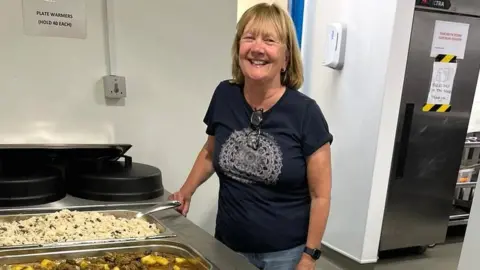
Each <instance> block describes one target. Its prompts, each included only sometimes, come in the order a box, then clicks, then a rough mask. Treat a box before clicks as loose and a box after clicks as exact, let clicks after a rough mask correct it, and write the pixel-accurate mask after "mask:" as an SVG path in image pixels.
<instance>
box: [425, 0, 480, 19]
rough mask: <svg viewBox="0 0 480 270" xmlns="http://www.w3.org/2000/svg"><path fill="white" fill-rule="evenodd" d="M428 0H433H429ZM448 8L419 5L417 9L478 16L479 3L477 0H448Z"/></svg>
mask: <svg viewBox="0 0 480 270" xmlns="http://www.w3.org/2000/svg"><path fill="white" fill-rule="evenodd" d="M429 2H433V1H432V0H429ZM450 2H451V6H450V9H443V8H430V7H424V6H421V5H419V6H418V9H419V10H425V11H433V12H439V13H450V14H460V15H465V16H480V3H479V2H478V0H450Z"/></svg>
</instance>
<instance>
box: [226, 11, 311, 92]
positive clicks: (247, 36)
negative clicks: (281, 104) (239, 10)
mask: <svg viewBox="0 0 480 270" xmlns="http://www.w3.org/2000/svg"><path fill="white" fill-rule="evenodd" d="M255 7H256V8H255ZM262 7H263V8H262ZM270 7H277V6H276V5H272V6H269V5H267V4H260V5H257V6H254V7H252V8H250V9H248V10H247V11H246V12H245V13H244V14H243V16H242V17H241V18H240V21H239V22H238V24H237V34H236V35H235V40H234V42H233V46H232V55H233V61H232V65H233V66H232V76H233V80H232V82H234V83H239V84H243V83H244V80H245V75H244V73H249V74H248V75H250V76H253V77H251V78H252V79H253V78H257V80H268V79H273V80H274V81H278V80H277V79H280V82H281V83H282V84H283V85H284V86H288V87H291V88H293V89H298V88H300V87H301V85H302V83H303V70H302V62H301V59H300V50H299V48H298V45H297V37H296V34H295V29H294V26H293V24H292V22H291V21H290V20H291V19H290V17H289V16H288V14H287V13H286V12H285V11H284V10H283V9H281V8H279V7H277V8H276V9H272V8H270ZM267 58H269V59H267ZM252 61H257V62H256V64H255V65H254V64H253V62H252ZM249 64H250V65H253V67H252V66H249ZM249 67H252V69H251V68H249ZM258 67H262V69H258ZM275 76H278V78H274V77H275Z"/></svg>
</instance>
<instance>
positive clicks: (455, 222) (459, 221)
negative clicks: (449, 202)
mask: <svg viewBox="0 0 480 270" xmlns="http://www.w3.org/2000/svg"><path fill="white" fill-rule="evenodd" d="M467 224H468V217H467V218H465V219H454V220H450V221H449V222H448V226H449V227H452V226H461V225H467Z"/></svg>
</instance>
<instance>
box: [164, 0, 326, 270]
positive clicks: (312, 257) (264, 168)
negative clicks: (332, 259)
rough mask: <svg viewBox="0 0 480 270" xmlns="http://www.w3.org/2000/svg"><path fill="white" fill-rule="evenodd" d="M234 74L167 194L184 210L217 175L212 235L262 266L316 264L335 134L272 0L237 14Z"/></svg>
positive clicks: (289, 27) (288, 25) (280, 268)
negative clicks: (182, 175)
mask: <svg viewBox="0 0 480 270" xmlns="http://www.w3.org/2000/svg"><path fill="white" fill-rule="evenodd" d="M232 76H233V78H232V79H231V80H224V81H222V82H220V84H219V85H218V86H217V88H216V89H215V92H214V93H213V96H212V99H211V101H210V105H209V107H208V109H207V112H206V115H205V118H204V123H205V124H206V125H207V129H206V133H207V134H208V139H207V142H206V143H205V146H204V147H203V148H202V150H201V151H200V153H199V154H198V157H197V159H196V161H195V164H194V165H193V168H192V170H191V172H190V174H189V176H188V177H187V180H186V181H185V183H184V184H183V186H182V188H181V189H180V190H179V191H177V192H175V193H174V194H173V195H172V196H171V198H172V199H175V200H178V201H180V202H181V203H182V205H181V206H180V207H179V208H178V210H179V211H180V212H181V213H182V214H184V215H186V214H187V212H188V208H189V205H190V202H191V198H192V195H193V194H194V192H195V190H196V189H197V188H198V187H199V186H200V185H201V184H202V183H203V182H205V181H206V180H207V179H208V178H210V176H211V175H212V174H213V173H217V175H218V177H219V179H220V191H219V201H218V213H217V222H216V228H215V237H216V238H217V239H218V240H219V241H221V242H223V243H224V244H225V245H227V246H228V247H230V248H231V249H233V250H235V251H237V252H239V253H241V254H243V255H244V256H245V257H247V258H248V259H249V260H250V262H251V263H253V264H254V265H256V266H257V267H259V268H260V269H264V270H270V269H275V270H291V269H297V270H300V269H308V270H313V269H314V268H315V261H316V260H317V259H318V258H319V257H320V251H319V249H318V248H319V246H320V242H321V240H322V237H323V233H324V230H325V226H326V222H327V217H328V212H329V208H330V189H331V183H330V182H331V169H330V143H331V142H332V139H333V137H332V135H331V134H330V132H329V129H328V125H327V122H326V120H325V118H324V117H323V114H322V112H321V110H320V108H319V106H318V105H317V103H316V102H315V100H313V99H311V98H309V97H307V96H306V95H304V94H302V93H300V92H299V91H297V90H298V89H299V88H300V87H301V86H302V83H303V70H302V61H301V58H300V50H299V47H298V41H297V37H296V34H295V27H294V25H293V22H292V20H291V18H290V16H289V15H288V13H287V12H286V11H285V10H283V9H282V8H280V7H279V6H277V5H275V4H265V3H263V4H258V5H255V6H253V7H251V8H250V9H248V10H247V11H245V13H244V14H243V16H242V17H241V18H240V20H239V22H238V24H237V32H236V34H235V37H234V40H233V46H232Z"/></svg>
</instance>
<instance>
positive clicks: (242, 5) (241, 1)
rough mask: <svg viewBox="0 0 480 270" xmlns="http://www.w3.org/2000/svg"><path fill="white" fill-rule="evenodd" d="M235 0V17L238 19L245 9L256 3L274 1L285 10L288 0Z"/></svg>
mask: <svg viewBox="0 0 480 270" xmlns="http://www.w3.org/2000/svg"><path fill="white" fill-rule="evenodd" d="M237 2H238V7H237V19H240V17H242V15H243V13H244V12H245V11H246V10H247V9H249V8H250V7H252V6H253V5H256V4H258V3H276V4H278V5H279V6H281V7H282V8H284V9H285V10H288V0H238V1H237Z"/></svg>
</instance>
